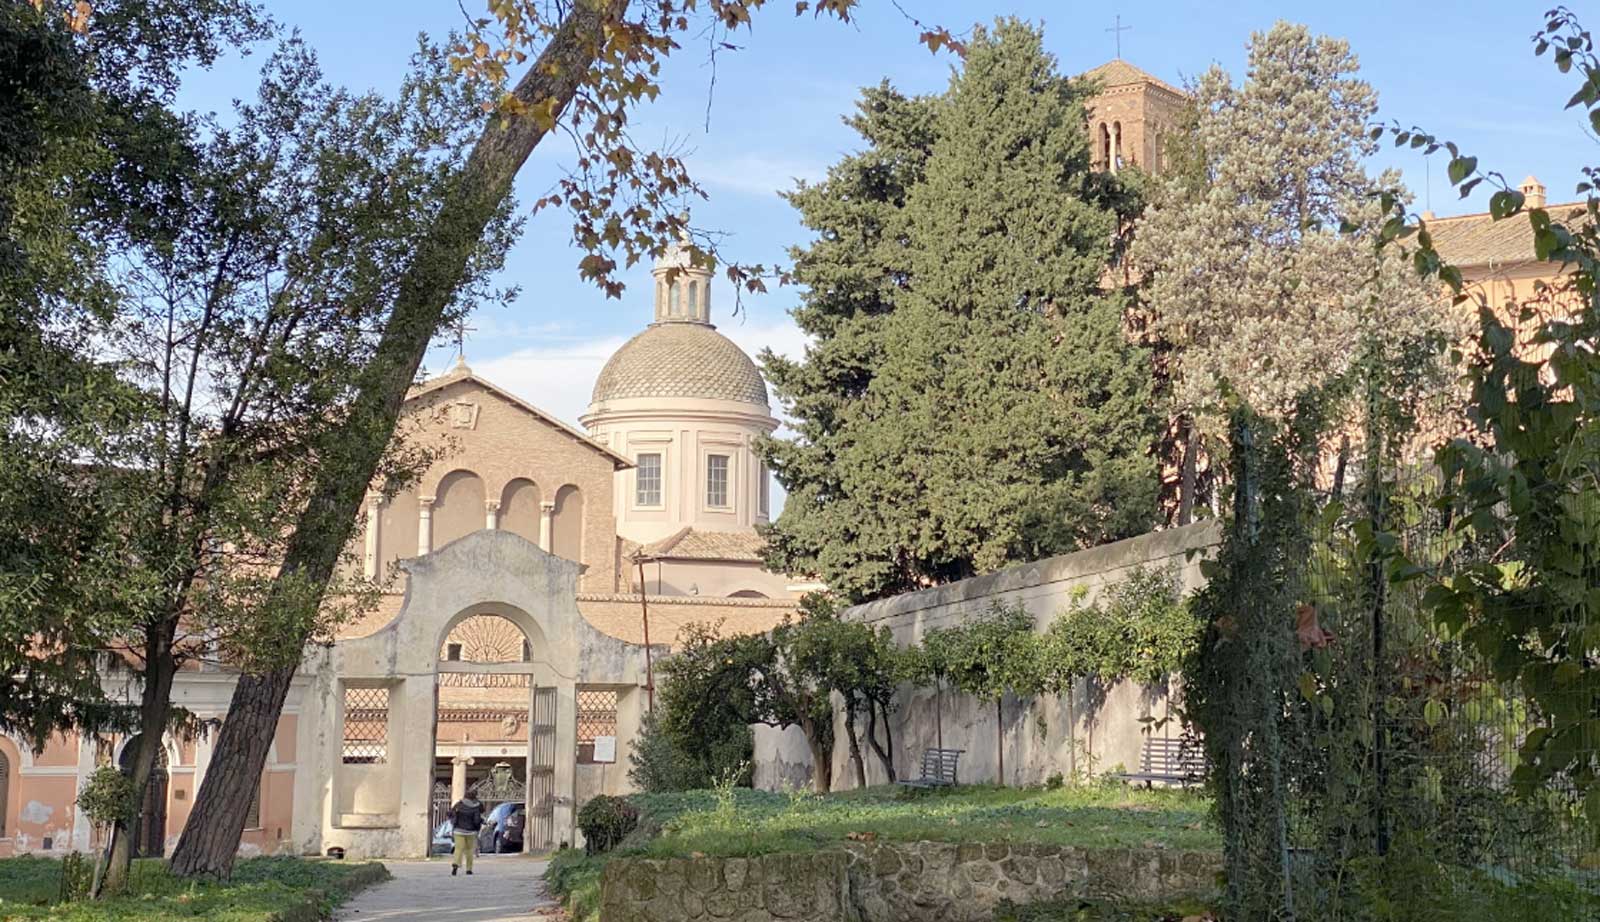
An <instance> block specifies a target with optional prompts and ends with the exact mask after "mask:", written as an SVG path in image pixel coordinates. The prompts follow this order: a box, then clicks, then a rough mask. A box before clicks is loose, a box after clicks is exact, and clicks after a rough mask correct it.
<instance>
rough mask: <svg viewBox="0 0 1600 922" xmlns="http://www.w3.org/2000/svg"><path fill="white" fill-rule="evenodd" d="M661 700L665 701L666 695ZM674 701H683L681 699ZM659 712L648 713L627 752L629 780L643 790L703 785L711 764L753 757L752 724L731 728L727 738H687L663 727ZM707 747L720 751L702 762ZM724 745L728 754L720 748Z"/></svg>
mask: <svg viewBox="0 0 1600 922" xmlns="http://www.w3.org/2000/svg"><path fill="white" fill-rule="evenodd" d="M660 691H662V689H660V688H658V689H657V692H660ZM662 700H663V702H665V700H666V699H665V697H664V696H662ZM673 700H674V701H676V702H679V703H681V702H682V699H677V698H675V699H673ZM663 706H665V704H663ZM658 714H659V712H656V711H651V712H648V713H646V714H645V716H644V720H643V721H642V722H641V724H640V726H639V736H638V737H637V738H636V739H635V740H634V743H633V748H632V750H631V751H630V752H629V754H628V763H629V767H628V779H629V780H630V781H632V782H633V784H634V786H635V787H637V788H638V789H639V790H641V791H648V792H651V793H659V792H663V791H692V790H694V789H695V788H703V787H705V786H706V785H708V784H710V783H711V775H710V774H709V772H708V766H716V765H720V764H722V763H728V764H733V765H737V764H739V763H740V762H743V761H745V760H746V759H748V758H749V757H750V754H751V749H750V747H751V745H752V741H751V737H750V732H749V727H746V728H745V732H744V733H742V734H741V733H738V732H737V731H736V730H734V731H730V733H729V736H728V738H727V739H725V740H711V739H701V740H698V741H685V740H682V739H679V738H678V737H677V736H674V735H673V734H671V733H669V732H668V731H666V730H665V729H663V723H662V718H661V717H660V716H658ZM691 742H697V743H698V746H696V747H693V748H691V747H690V745H689V744H690V743H691ZM705 746H712V747H716V748H717V749H718V750H719V752H718V754H716V755H714V756H712V757H710V758H708V759H707V760H706V761H705V762H702V761H701V760H700V758H698V756H697V753H700V752H703V751H704V747H705ZM724 748H726V750H727V752H726V753H723V752H721V751H720V750H722V749H724Z"/></svg>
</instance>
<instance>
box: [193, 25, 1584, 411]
mask: <svg viewBox="0 0 1600 922" xmlns="http://www.w3.org/2000/svg"><path fill="white" fill-rule="evenodd" d="M461 3H462V6H463V7H464V8H465V9H466V10H467V11H468V12H470V13H472V14H473V15H474V16H476V15H481V11H482V10H483V9H484V6H483V4H482V0H461ZM267 4H268V7H269V8H270V9H271V11H272V13H273V15H274V16H275V18H277V19H278V20H279V21H280V22H282V23H284V24H286V25H289V26H293V27H296V28H298V29H300V30H301V32H302V34H303V35H304V36H305V37H306V39H307V40H308V41H309V42H310V44H311V45H312V46H313V47H314V48H316V49H317V50H318V52H319V53H320V55H321V58H322V61H323V65H324V68H325V69H326V71H327V72H328V75H329V77H330V78H331V79H332V80H334V81H336V82H339V83H343V84H346V85H348V86H350V87H352V88H355V89H367V88H376V89H379V90H383V91H392V90H393V88H394V87H395V86H396V85H397V84H398V82H399V79H400V76H401V74H402V73H403V71H404V68H405V64H406V59H407V56H408V55H409V54H410V52H411V51H412V49H413V48H414V47H415V39H416V34H417V32H418V31H427V32H430V33H433V34H435V35H443V33H445V32H446V31H448V30H449V29H451V28H454V27H457V26H458V25H459V24H460V23H461V21H462V13H461V9H460V8H458V6H457V4H456V3H455V2H451V0H386V2H382V3H372V2H367V3H362V2H347V3H329V2H326V0H323V2H311V0H267ZM899 5H900V6H901V7H902V8H903V9H904V10H905V11H906V12H907V13H909V14H910V15H913V16H916V17H917V18H918V19H921V20H922V21H924V22H928V23H938V24H942V25H945V26H948V27H950V28H951V29H952V30H956V31H962V30H965V29H967V28H968V27H970V25H971V24H972V23H973V22H975V21H984V22H987V21H991V20H992V19H993V18H994V17H996V16H999V15H1016V16H1019V17H1022V18H1025V19H1029V20H1032V21H1034V22H1036V23H1041V24H1042V25H1043V27H1044V32H1045V41H1046V45H1047V46H1048V47H1049V48H1050V49H1051V51H1053V52H1054V53H1055V54H1056V55H1057V56H1058V57H1059V59H1060V61H1061V67H1062V69H1063V70H1064V71H1066V72H1070V73H1078V72H1081V71H1083V70H1087V69H1088V68H1090V67H1093V66H1095V65H1097V64H1101V63H1103V62H1105V61H1106V60H1108V59H1110V58H1112V57H1113V56H1114V53H1115V49H1114V43H1113V38H1112V36H1111V34H1110V33H1109V32H1108V31H1107V30H1108V29H1109V28H1110V27H1111V25H1112V23H1113V17H1115V16H1117V15H1120V16H1121V18H1122V23H1123V25H1125V26H1129V27H1131V28H1130V29H1129V30H1128V31H1126V32H1124V33H1123V34H1122V43H1123V44H1122V56H1123V57H1124V58H1125V59H1127V60H1128V61H1130V62H1132V63H1134V64H1136V65H1138V66H1140V67H1142V68H1144V69H1145V70H1147V71H1150V72H1151V73H1153V74H1155V75H1156V76H1158V77H1161V78H1163V79H1165V80H1167V81H1169V82H1171V83H1175V84H1182V83H1183V82H1184V81H1185V80H1186V79H1188V78H1190V77H1193V76H1195V75H1197V74H1198V73H1200V72H1201V71H1203V70H1204V69H1205V68H1207V67H1209V66H1210V65H1212V64H1213V63H1215V64H1220V65H1222V66H1223V67H1224V68H1226V69H1228V70H1229V71H1230V72H1231V73H1233V74H1234V75H1235V77H1236V78H1238V77H1241V76H1242V72H1243V61H1244V46H1245V42H1246V41H1247V39H1248V37H1249V35H1250V33H1251V31H1252V30H1257V29H1263V28H1266V27H1268V26H1270V25H1271V24H1272V22H1273V21H1274V20H1276V19H1279V18H1287V19H1293V20H1297V21H1300V22H1304V23H1306V24H1307V25H1309V26H1310V27H1311V28H1312V29H1313V30H1314V31H1317V32H1321V33H1325V34H1330V35H1336V36H1340V37H1344V38H1347V39H1349V40H1350V42H1351V44H1352V46H1353V48H1354V50H1355V51H1356V53H1357V54H1358V55H1359V57H1360V60H1361V64H1362V74H1363V76H1364V77H1365V78H1366V79H1367V80H1368V81H1370V82H1371V83H1372V84H1373V85H1374V86H1375V87H1376V88H1377V90H1378V94H1379V101H1380V105H1381V115H1382V116H1383V117H1384V118H1386V119H1398V120H1399V121H1401V122H1402V123H1404V124H1406V125H1411V124H1420V125H1423V126H1425V127H1427V128H1429V129H1431V130H1433V131H1434V132H1435V133H1437V134H1439V135H1441V136H1443V137H1448V138H1453V139H1455V140H1456V141H1457V142H1458V143H1460V144H1461V145H1462V146H1463V148H1464V149H1465V150H1467V151H1468V152H1471V153H1475V154H1477V155H1478V156H1479V158H1480V162H1481V163H1482V164H1483V165H1484V166H1486V167H1490V168H1496V169H1500V170H1502V171H1503V172H1504V173H1506V174H1507V176H1508V178H1509V179H1510V180H1511V181H1512V182H1513V183H1514V182H1516V181H1518V180H1520V179H1521V178H1522V177H1523V176H1524V175H1527V174H1528V173H1534V174H1536V175H1538V176H1539V178H1540V179H1542V180H1543V181H1544V182H1545V184H1546V185H1547V186H1548V187H1549V189H1550V194H1551V196H1552V198H1553V199H1561V198H1564V197H1566V196H1568V195H1569V194H1570V193H1571V191H1572V187H1573V185H1574V184H1575V183H1577V182H1578V181H1579V179H1580V176H1579V170H1580V168H1581V166H1582V165H1583V164H1584V163H1588V162H1593V161H1594V160H1595V159H1596V158H1595V156H1594V144H1595V141H1594V139H1593V138H1591V137H1590V136H1589V135H1587V134H1586V133H1585V132H1584V131H1583V130H1582V127H1581V125H1582V118H1581V117H1574V116H1573V115H1572V114H1570V113H1563V112H1562V109H1561V106H1562V104H1563V103H1564V102H1565V100H1566V98H1567V97H1568V96H1569V95H1570V93H1571V91H1572V89H1574V88H1575V86H1576V84H1575V83H1574V81H1573V80H1572V79H1571V78H1570V77H1565V76H1562V75H1560V74H1558V73H1557V72H1556V71H1555V69H1554V67H1553V66H1552V65H1551V64H1550V63H1549V61H1548V59H1536V58H1534V57H1533V55H1532V49H1531V46H1530V43H1529V41H1528V37H1529V35H1531V34H1532V33H1533V32H1534V31H1535V30H1536V29H1537V28H1539V27H1540V26H1541V24H1542V18H1541V13H1542V12H1543V11H1544V10H1545V9H1546V8H1547V7H1548V5H1549V0H1537V2H1529V0H1473V2H1454V3H1444V4H1432V3H1429V4H1424V3H1397V2H1392V0H1391V2H1375V0H1345V2H1342V3H1337V4H1334V3H1285V2H1279V3H1267V2H1260V0H1235V2H1233V3H1229V4H1222V3H1214V2H1188V3H1178V2H1167V3H1161V2H1143V3H1122V2H1116V0H1103V2H1097V3H1086V2H1020V0H1012V2H1001V3H987V2H983V3H980V2H957V0H943V2H938V0H900V3H899ZM1572 6H1573V8H1574V9H1576V10H1577V12H1578V13H1579V14H1580V15H1581V16H1584V17H1585V21H1586V22H1588V23H1590V24H1591V25H1593V26H1595V27H1600V4H1593V3H1591V4H1584V3H1574V4H1572ZM792 9H793V7H792V4H789V3H788V2H785V0H773V2H771V3H769V4H768V6H767V9H766V10H764V11H762V12H761V13H760V14H758V15H757V17H756V21H755V28H754V30H753V31H752V32H748V33H740V34H736V35H734V36H733V37H731V38H730V39H728V40H729V41H732V42H734V43H736V44H738V45H740V46H741V50H739V51H737V52H733V53H723V54H721V55H719V56H718V58H717V63H716V81H715V88H714V89H713V88H712V81H711V75H712V72H711V68H710V67H709V66H708V63H707V55H706V51H705V44H704V42H705V39H704V38H703V37H700V38H698V39H696V38H695V37H693V36H691V37H690V39H689V40H688V41H687V42H686V43H685V47H684V48H683V49H682V50H681V51H679V52H678V53H677V54H676V55H675V56H674V58H673V60H672V61H671V63H670V64H669V66H668V68H667V70H666V72H665V74H664V79H663V84H664V86H663V93H662V95H661V98H660V100H659V101H658V102H657V103H656V104H655V105H653V106H652V107H650V108H648V109H647V110H644V111H641V112H640V113H638V114H637V115H636V117H635V133H636V136H637V137H638V138H639V139H641V140H654V139H658V138H661V139H671V140H676V141H679V142H681V143H682V144H683V145H684V146H685V147H686V148H687V149H688V150H689V151H690V154H689V156H688V160H689V163H690V165H691V168H692V170H693V171H694V173H695V175H696V177H697V178H698V179H699V180H700V182H701V183H702V185H703V186H704V187H705V188H706V190H707V191H708V192H709V193H710V196H711V197H710V200H709V201H707V202H703V203H700V204H699V205H698V206H696V208H695V212H694V223H695V224H696V226H699V227H705V228H711V229H716V230H720V231H724V232H726V233H727V234H729V237H728V238H727V242H726V243H725V247H726V249H727V251H728V252H729V253H731V254H732V255H733V256H734V257H736V258H738V259H739V260H741V261H744V262H761V263H768V264H770V263H773V262H775V261H783V260H784V259H785V256H784V254H785V249H786V247H788V246H789V245H791V244H794V243H796V242H800V241H803V240H804V239H805V233H804V229H803V228H801V227H800V226H799V224H798V223H797V222H796V220H795V217H794V213H793V211H792V210H791V209H790V208H789V206H788V205H787V204H786V203H784V202H783V201H782V200H781V199H780V198H779V197H778V196H777V194H776V193H777V190H780V189H784V188H788V187H790V186H792V184H793V180H794V179H795V178H807V179H815V178H818V177H820V176H821V175H822V174H823V173H824V171H825V170H826V168H827V166H828V164H829V163H831V162H833V161H834V160H836V159H837V158H838V157H840V156H841V155H843V154H845V153H848V152H850V151H852V150H854V149H855V148H856V146H857V139H856V138H855V136H854V135H853V134H852V133H851V132H850V131H849V129H847V128H846V127H845V126H844V125H842V124H841V123H840V117H841V116H842V115H843V114H845V113H846V112H848V111H849V110H850V109H851V106H852V102H853V100H854V98H855V93H856V89H857V88H858V87H860V86H862V85H865V84H871V83H876V82H878V81H879V80H880V79H883V78H885V77H887V78H888V79H890V80H891V81H892V82H893V83H895V84H896V85H897V86H899V87H900V88H901V89H903V90H906V91H908V92H931V91H937V90H939V89H941V88H942V87H943V86H944V85H945V83H946V82H947V81H948V79H949V74H950V67H951V63H952V62H951V60H950V58H949V57H948V56H947V55H939V56H934V55H930V54H929V53H928V51H927V49H926V48H925V47H923V46H922V45H920V44H919V43H918V42H917V33H918V29H917V28H916V27H915V26H914V25H912V24H911V23H910V22H909V21H907V19H906V18H905V16H903V15H902V14H901V13H900V12H899V11H898V10H896V8H895V4H894V3H892V2H890V0H862V2H861V9H860V10H859V14H858V16H857V19H856V21H854V22H852V23H850V24H840V23H839V22H837V21H836V20H832V19H813V18H812V17H811V16H810V15H806V16H803V17H800V18H796V17H795V16H793V15H792V12H791V11H792ZM1446 10H1448V12H1446ZM260 60H261V57H260V56H259V55H257V56H254V57H251V58H246V59H244V60H237V59H235V60H229V61H226V62H223V63H222V64H221V65H219V66H218V67H217V68H216V70H215V72H214V73H212V74H208V75H195V78H194V79H192V80H191V81H189V86H188V87H187V89H186V92H185V97H184V100H183V101H184V103H185V104H187V105H189V106H191V107H194V108H200V109H213V110H216V109H223V108H225V107H226V106H227V105H228V100H229V99H230V98H231V97H233V96H239V95H245V94H248V93H250V92H251V91H252V90H253V86H254V80H253V74H254V70H255V68H256V67H257V66H259V62H260ZM708 110H709V126H708V124H707V122H708ZM551 140H552V141H556V140H558V139H555V138H552V139H551ZM570 160H571V150H570V147H569V146H567V145H566V144H564V143H552V144H548V145H547V146H544V147H541V148H540V149H539V150H538V151H537V152H535V154H534V156H533V158H532V159H531V160H530V162H529V163H528V165H527V166H526V168H525V169H524V170H523V172H522V174H521V176H520V178H519V182H518V190H519V194H520V195H521V197H522V199H523V201H524V202H528V201H531V200H532V199H533V198H535V197H537V196H538V195H540V194H542V193H543V192H544V191H546V190H547V189H549V188H550V186H551V184H552V183H553V182H554V180H555V179H556V178H557V177H558V176H559V175H560V169H561V164H562V163H563V162H570ZM1387 166H1395V167H1398V168H1400V169H1401V170H1402V171H1403V172H1404V174H1405V177H1406V180H1407V183H1408V184H1409V185H1410V186H1411V188H1412V189H1413V190H1414V191H1415V192H1416V194H1417V200H1418V202H1419V204H1421V203H1423V202H1424V201H1427V200H1431V205H1432V207H1433V209H1434V210H1435V211H1436V212H1438V213H1439V214H1441V215H1443V214H1454V213H1460V212H1462V211H1478V210H1483V204H1482V198H1483V196H1482V195H1479V196H1477V197H1476V198H1475V199H1474V200H1470V201H1469V203H1468V204H1466V205H1463V204H1461V203H1459V202H1457V201H1456V199H1455V196H1454V194H1453V193H1451V192H1449V190H1448V186H1447V184H1446V182H1445V181H1444V178H1443V177H1444V164H1443V162H1442V161H1440V162H1436V163H1435V164H1434V165H1433V168H1432V182H1431V192H1430V190H1429V188H1428V186H1429V183H1428V181H1427V180H1428V172H1427V169H1426V168H1425V165H1424V160H1423V158H1422V157H1421V156H1420V155H1416V154H1413V153H1410V152H1402V153H1396V152H1390V151H1386V152H1385V153H1384V154H1382V155H1380V156H1379V157H1378V158H1377V159H1376V162H1375V164H1374V167H1375V168H1381V167H1387ZM569 232H570V222H569V221H567V220H566V218H565V215H563V214H562V213H560V212H556V211H546V212H543V213H541V214H540V215H539V216H538V217H536V218H534V219H533V220H532V221H530V222H529V224H528V228H527V232H526V234H525V235H524V237H523V239H522V240H521V242H520V243H519V244H518V246H517V248H516V250H515V251H514V252H513V254H512V255H511V259H510V265H509V267H508V269H507V270H506V273H505V278H504V281H505V282H507V283H514V284H517V285H520V286H521V288H522V294H521V297H520V299H519V300H518V301H517V303H516V304H514V305H513V306H511V307H509V308H499V307H491V308H486V309H485V310H483V311H480V312H479V313H478V314H477V316H475V317H474V319H473V321H472V323H473V325H474V326H476V327H477V332H476V333H475V334H473V336H472V338H471V339H470V340H469V342H468V345H467V357H468V360H469V361H470V362H471V364H472V365H473V366H474V368H475V369H477V370H479V371H480V372H481V373H483V374H485V375H486V376H487V377H489V378H491V379H492V380H495V381H497V382H498V383H500V384H502V385H504V386H507V387H509V388H511V389H512V390H514V391H516V392H517V393H519V394H520V395H521V396H523V397H525V398H526V399H528V400H530V401H532V402H533V403H535V404H538V405H540V406H542V407H545V408H546V409H548V410H550V411H551V412H554V413H556V414H557V415H559V416H562V417H564V418H567V419H569V420H574V421H575V420H576V417H577V414H578V413H580V412H581V411H582V409H583V406H584V404H585V403H587V398H588V390H589V387H590V385H591V383H592V382H593V380H594V375H595V373H596V372H597V371H598V370H599V367H600V365H601V364H602V363H603V362H604V360H605V358H606V356H608V355H609V354H610V352H611V350H613V349H614V348H615V347H616V346H617V345H620V344H621V342H622V341H624V340H625V339H626V338H627V337H628V336H630V335H632V334H633V333H634V332H637V331H638V330H639V329H641V328H642V327H643V326H644V324H645V323H647V322H648V320H649V318H650V309H651V308H650V303H649V288H648V285H647V284H645V282H646V281H647V279H648V269H647V268H646V267H639V268H637V269H636V270H634V271H633V272H632V273H630V274H629V275H626V276H624V280H625V281H626V282H628V283H629V290H628V292H627V294H626V295H625V296H624V297H623V299H622V300H620V301H618V300H612V299H607V298H605V297H604V296H603V295H602V294H601V293H600V292H599V291H598V290H597V289H595V288H594V287H592V286H590V285H587V284H585V283H584V282H582V281H581V280H580V279H579V278H578V275H577V270H576V264H577V261H578V259H579V257H580V255H581V254H579V253H578V252H577V251H576V250H574V249H573V248H572V247H571V246H570V244H569V242H568V239H569ZM795 300H796V292H795V291H794V290H793V289H775V290H774V291H773V292H772V293H770V294H768V295H765V296H761V297H752V298H746V299H745V302H744V305H743V308H742V311H741V313H740V315H739V316H733V314H732V309H733V297H732V291H731V289H730V288H729V286H727V285H726V284H725V283H724V284H721V285H720V286H719V287H718V288H717V289H715V290H714V295H713V306H712V311H713V319H714V320H715V321H716V322H717V323H718V325H719V328H720V329H721V330H722V331H723V332H724V333H726V334H728V335H729V336H731V337H732V338H733V339H734V340H735V341H737V342H739V343H740V344H741V345H742V346H744V347H745V348H746V349H747V350H749V351H751V352H754V351H755V350H756V349H758V348H759V347H761V346H764V345H770V346H772V347H774V348H776V349H777V350H778V351H780V352H786V353H793V352H795V351H797V350H798V349H799V348H800V344H801V342H802V340H801V337H800V336H799V334H798V332H797V331H796V330H795V329H794V327H793V324H792V323H791V322H790V321H789V318H788V315H787V309H788V308H789V307H790V306H791V305H793V304H794V303H795ZM450 357H451V355H450V351H449V350H448V349H445V348H438V349H435V350H434V351H433V352H432V353H431V354H430V356H429V360H428V363H427V367H428V369H429V370H430V371H438V370H440V369H442V368H443V367H444V366H446V365H447V364H448V362H449V361H450Z"/></svg>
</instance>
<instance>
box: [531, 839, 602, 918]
mask: <svg viewBox="0 0 1600 922" xmlns="http://www.w3.org/2000/svg"><path fill="white" fill-rule="evenodd" d="M604 868H605V860H604V859H603V858H602V857H600V856H592V855H590V854H588V853H587V852H583V851H579V850H578V849H575V848H564V849H562V850H561V851H558V852H556V853H555V854H554V855H552V856H550V864H549V866H548V867H546V868H545V871H544V882H545V885H546V886H548V887H549V888H550V895H551V896H554V897H555V898H556V899H557V900H559V901H560V902H561V905H562V906H563V907H565V908H566V910H567V915H568V916H569V917H571V919H572V922H597V920H598V919H599V918H600V872H601V871H602V870H603V869H604Z"/></svg>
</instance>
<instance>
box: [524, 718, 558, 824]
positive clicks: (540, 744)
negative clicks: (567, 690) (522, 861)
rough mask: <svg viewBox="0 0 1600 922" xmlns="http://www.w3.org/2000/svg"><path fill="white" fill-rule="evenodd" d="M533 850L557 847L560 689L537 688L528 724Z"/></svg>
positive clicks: (529, 805) (530, 813) (529, 817)
mask: <svg viewBox="0 0 1600 922" xmlns="http://www.w3.org/2000/svg"><path fill="white" fill-rule="evenodd" d="M527 793H528V800H527V804H528V832H527V835H528V845H527V851H529V852H535V853H537V852H548V851H552V850H553V849H555V847H556V690H555V689H554V688H539V687H537V686H536V687H535V688H534V689H533V723H532V724H530V725H529V727H528V788H527Z"/></svg>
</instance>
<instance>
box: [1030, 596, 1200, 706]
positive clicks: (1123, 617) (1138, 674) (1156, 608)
mask: <svg viewBox="0 0 1600 922" xmlns="http://www.w3.org/2000/svg"><path fill="white" fill-rule="evenodd" d="M1202 629H1203V625H1202V624H1201V622H1200V620H1199V619H1198V618H1197V617H1196V616H1195V615H1194V613H1193V612H1191V611H1190V609H1189V606H1188V605H1187V604H1185V603H1184V601H1183V599H1182V596H1181V595H1180V592H1179V587H1178V582H1177V575H1176V573H1173V572H1163V571H1161V570H1157V569H1153V568H1150V567H1135V568H1134V569H1132V570H1130V571H1129V572H1128V573H1127V574H1126V575H1124V576H1122V577H1120V578H1119V579H1118V580H1117V581H1116V582H1114V583H1111V584H1110V585H1108V586H1107V587H1106V589H1105V591H1104V592H1103V593H1102V594H1101V597H1100V598H1098V599H1096V600H1095V602H1094V603H1092V604H1086V603H1085V602H1084V601H1083V597H1082V596H1081V595H1080V596H1077V597H1074V598H1073V600H1072V605H1071V607H1070V608H1069V609H1068V610H1067V611H1065V612H1063V613H1062V614H1060V615H1059V616H1057V617H1056V619H1055V620H1054V621H1052V622H1051V623H1050V628H1049V630H1048V631H1046V633H1045V635H1044V637H1043V638H1042V639H1041V641H1040V643H1041V644H1042V645H1043V650H1042V652H1041V657H1042V661H1043V666H1042V669H1043V674H1044V685H1045V686H1046V687H1047V688H1049V689H1052V690H1057V691H1059V690H1063V689H1068V688H1070V687H1071V685H1072V682H1073V681H1074V680H1076V679H1081V678H1094V679H1097V680H1098V681H1100V682H1103V683H1106V684H1111V683H1113V682H1117V681H1120V680H1122V679H1133V680H1134V681H1136V682H1140V683H1143V684H1145V685H1155V684H1158V683H1162V682H1165V681H1166V680H1167V679H1168V678H1169V677H1170V676H1172V675H1174V674H1175V673H1177V672H1178V671H1179V669H1180V668H1181V667H1182V665H1183V664H1184V662H1185V661H1186V660H1187V659H1188V658H1189V657H1190V656H1191V655H1193V653H1194V651H1195V650H1196V649H1197V647H1198V646H1199V642H1200V634H1201V631H1202Z"/></svg>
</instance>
